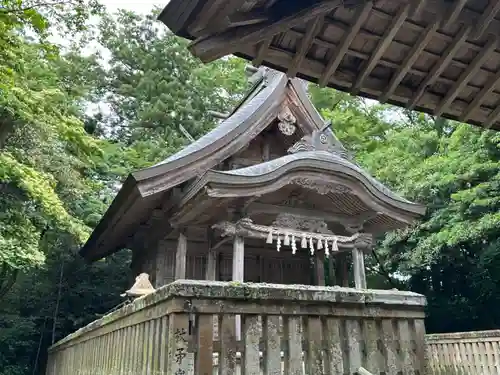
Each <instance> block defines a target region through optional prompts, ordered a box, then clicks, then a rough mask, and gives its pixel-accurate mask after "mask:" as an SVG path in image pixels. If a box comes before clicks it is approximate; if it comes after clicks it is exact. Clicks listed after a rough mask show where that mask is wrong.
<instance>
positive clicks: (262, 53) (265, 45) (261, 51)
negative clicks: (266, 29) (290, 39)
mask: <svg viewBox="0 0 500 375" xmlns="http://www.w3.org/2000/svg"><path fill="white" fill-rule="evenodd" d="M272 41H273V38H272V37H271V38H268V39H266V40H264V41H262V42H261V43H260V45H259V48H258V50H257V55H256V56H255V58H254V59H253V60H252V65H254V66H260V64H262V61H264V58H265V57H266V52H267V50H268V49H269V46H270V45H271V42H272Z"/></svg>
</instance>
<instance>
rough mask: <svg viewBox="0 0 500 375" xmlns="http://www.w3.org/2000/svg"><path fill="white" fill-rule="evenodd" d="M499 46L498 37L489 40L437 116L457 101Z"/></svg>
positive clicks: (457, 82) (447, 96)
mask: <svg viewBox="0 0 500 375" xmlns="http://www.w3.org/2000/svg"><path fill="white" fill-rule="evenodd" d="M497 44H498V43H497V39H496V37H492V38H490V39H489V40H488V43H486V45H485V46H484V48H483V49H482V50H481V52H479V54H478V55H477V56H476V58H475V59H474V60H473V61H472V62H471V63H470V64H469V66H468V68H467V69H466V70H465V71H464V72H463V73H462V74H461V75H460V77H459V78H458V80H457V81H456V82H455V84H454V85H453V86H452V87H451V88H450V90H448V94H447V95H446V96H445V98H444V99H443V100H442V102H441V103H440V104H439V106H438V107H437V108H436V110H435V111H434V115H435V116H440V115H441V114H442V113H443V112H444V111H446V109H447V108H448V106H449V105H450V104H451V103H452V102H453V100H455V98H456V97H457V96H458V95H459V94H460V92H461V91H462V90H463V89H464V87H465V86H467V82H469V81H470V80H471V78H472V77H473V76H474V75H475V74H476V73H477V71H478V70H479V69H480V68H481V65H483V63H484V62H485V61H486V59H487V58H488V57H490V53H491V52H492V51H494V50H495V48H496V47H497Z"/></svg>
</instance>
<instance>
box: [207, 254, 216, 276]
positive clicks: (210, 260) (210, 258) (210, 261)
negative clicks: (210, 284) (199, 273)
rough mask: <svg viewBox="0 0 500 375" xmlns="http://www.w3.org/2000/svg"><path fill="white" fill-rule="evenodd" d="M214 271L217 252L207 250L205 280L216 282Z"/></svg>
mask: <svg viewBox="0 0 500 375" xmlns="http://www.w3.org/2000/svg"><path fill="white" fill-rule="evenodd" d="M216 271H217V251H216V250H212V249H209V250H208V254H207V270H206V273H205V279H206V280H211V281H216V277H215V275H216Z"/></svg>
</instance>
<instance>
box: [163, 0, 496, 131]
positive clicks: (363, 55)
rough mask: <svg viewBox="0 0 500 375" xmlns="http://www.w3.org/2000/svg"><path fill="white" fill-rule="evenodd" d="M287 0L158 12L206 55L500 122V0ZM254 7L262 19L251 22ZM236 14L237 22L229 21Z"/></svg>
mask: <svg viewBox="0 0 500 375" xmlns="http://www.w3.org/2000/svg"><path fill="white" fill-rule="evenodd" d="M286 3H287V2H286V1H275V0H269V1H265V0H263V1H258V2H252V3H248V2H244V1H242V0H223V1H217V2H208V3H207V2H203V1H196V0H191V1H182V0H171V1H170V2H169V3H168V5H167V6H166V7H165V9H164V10H163V12H162V13H161V14H160V16H159V19H160V20H161V21H162V22H164V23H165V24H166V25H167V26H168V27H169V29H170V30H172V31H173V32H174V33H175V34H176V35H179V36H182V37H185V38H188V39H191V40H193V41H194V42H193V43H192V44H191V46H190V47H189V48H190V50H191V51H192V52H193V54H194V55H195V56H197V57H199V58H201V59H202V60H203V61H205V62H208V61H212V60H214V59H216V58H218V57H221V56H223V55H229V54H233V55H236V56H239V57H242V58H244V59H247V60H249V61H257V62H259V63H261V64H262V65H265V66H268V67H270V68H273V69H276V70H279V71H282V72H292V73H293V75H294V76H297V77H300V78H303V79H306V80H309V81H311V82H316V83H320V85H328V86H330V87H333V88H335V89H338V90H341V91H345V92H350V93H352V94H355V95H361V96H363V97H366V98H370V99H375V100H379V101H381V102H387V103H391V104H394V105H397V106H400V107H403V108H410V109H417V110H420V111H422V112H425V113H429V114H431V115H434V116H442V117H445V118H449V119H452V120H456V121H461V122H468V123H470V124H473V125H477V126H481V127H484V128H491V129H495V130H499V129H500V89H499V87H500V63H499V61H500V59H499V54H500V50H499V48H498V44H499V40H500V20H499V19H498V17H497V16H496V15H497V14H498V12H499V11H500V3H499V2H498V1H488V2H487V1H477V0H466V1H448V0H433V1H418V0H389V1H383V2H370V1H366V0H351V1H349V2H347V1H345V0H344V1H331V0H324V1H315V2H310V1H308V2H288V3H289V4H290V5H289V6H288V7H286V6H284V5H286ZM292 3H293V4H295V8H294V6H293V4H292ZM342 4H343V5H344V7H342V6H341V5H342ZM346 4H350V5H357V7H356V8H354V9H353V10H347V7H346ZM255 7H260V8H259V9H256V8H255ZM262 9H265V11H262ZM258 10H260V11H261V12H260V13H259V16H260V21H259V19H258V18H257V19H255V20H254V22H251V20H252V16H253V17H254V18H255V13H256V11H258ZM265 12H268V14H267V15H266V14H265ZM209 14H217V15H218V16H219V17H209V16H208V15H209ZM233 16H236V17H235V18H237V19H238V20H239V22H237V23H234V24H233V25H232V24H231V21H230V20H231V18H232V17H233ZM324 16H325V17H324ZM216 18H217V21H215V19H216ZM246 18H247V19H248V20H249V22H248V24H243V25H242V22H241V20H242V19H246ZM221 19H225V20H229V21H227V22H226V24H224V22H220V20H221ZM318 23H321V24H322V25H323V27H317V28H316V31H314V28H313V27H312V26H311V25H317V24H318ZM221 24H222V25H223V26H221ZM224 25H225V26H224ZM278 36H279V37H278ZM263 41H265V42H266V43H261V42H263ZM306 42H308V45H306ZM262 45H266V46H267V48H265V49H262V48H260V46H262ZM313 45H314V46H315V47H316V48H311V47H312V46H313ZM298 61H299V62H300V64H298V65H297V62H298Z"/></svg>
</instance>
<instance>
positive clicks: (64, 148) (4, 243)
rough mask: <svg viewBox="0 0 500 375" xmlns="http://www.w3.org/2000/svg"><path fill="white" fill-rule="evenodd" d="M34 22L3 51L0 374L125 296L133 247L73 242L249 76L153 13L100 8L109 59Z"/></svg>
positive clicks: (29, 364)
mask: <svg viewBox="0 0 500 375" xmlns="http://www.w3.org/2000/svg"><path fill="white" fill-rule="evenodd" d="M16 4H17V3H16ZM47 19H48V18H47ZM28 21H29V17H28V18H25V19H19V22H18V25H17V26H16V27H18V29H15V27H12V28H11V29H12V30H13V34H12V36H13V38H14V37H15V38H14V39H13V40H15V41H16V44H13V45H12V46H11V47H10V50H9V51H6V50H1V51H0V53H4V54H5V55H6V56H10V57H11V58H10V60H9V59H2V60H1V61H0V72H4V73H5V75H4V76H3V77H8V78H9V79H10V81H5V80H3V81H0V84H4V83H8V85H7V84H6V85H5V86H2V88H1V90H0V92H1V94H2V95H1V96H0V114H1V115H0V119H1V121H3V122H2V129H1V131H0V133H1V134H2V135H3V136H2V137H1V145H0V223H1V225H0V299H1V301H2V303H1V304H0V348H1V350H0V369H1V370H0V374H2V375H7V374H9V375H12V374H16V375H17V374H28V373H30V374H31V373H32V371H33V366H34V364H35V363H37V370H43V367H44V360H45V353H46V350H47V347H48V346H49V345H50V343H51V342H52V338H53V337H54V338H55V339H60V338H61V337H63V336H65V335H67V334H69V333H70V332H72V331H74V330H75V329H77V328H79V327H81V326H82V325H83V324H86V323H88V322H90V321H92V320H94V319H96V318H98V317H99V316H100V315H99V314H103V313H105V312H107V311H109V309H111V308H112V307H113V306H116V305H117V304H118V303H119V302H120V301H121V298H120V297H119V294H120V293H122V292H123V290H124V289H125V288H126V287H128V286H130V281H131V280H130V279H129V272H128V264H129V259H128V256H129V255H128V253H127V252H124V253H121V254H118V255H117V256H116V257H110V258H109V259H106V260H105V261H102V262H97V263H95V264H93V265H92V266H89V265H86V264H84V262H83V260H82V259H81V258H80V257H79V256H78V255H77V253H76V252H77V250H78V249H79V247H80V246H81V244H82V243H83V241H85V240H86V238H87V236H88V234H89V233H90V230H91V228H93V227H95V225H96V224H97V222H98V221H99V220H100V218H101V216H102V214H103V212H104V210H105V208H106V206H107V205H108V204H109V203H110V201H111V199H112V198H113V196H114V193H115V192H116V188H117V186H119V184H120V182H121V181H122V180H123V178H124V177H125V176H126V175H127V174H128V173H129V172H131V171H132V170H135V169H138V168H143V167H146V166H150V165H151V164H152V163H154V162H157V161H159V160H161V159H162V158H164V157H166V156H168V155H169V154H170V153H172V152H173V151H175V150H177V149H178V148H179V147H182V146H183V145H185V144H186V143H188V142H189V140H188V139H186V137H185V136H184V135H183V134H182V132H181V130H180V126H181V125H182V126H183V127H184V128H185V129H186V130H187V131H188V132H189V133H190V134H191V135H192V136H194V137H199V136H201V135H202V134H204V133H205V132H206V131H207V130H208V129H210V128H211V127H212V126H214V124H215V121H214V119H212V118H211V117H210V116H209V115H208V111H209V110H218V111H222V110H225V109H228V108H230V107H231V106H232V105H233V103H234V102H235V101H236V100H238V98H239V97H241V95H242V93H243V91H244V89H245V86H246V79H245V78H244V73H243V65H244V63H243V62H242V61H240V60H235V59H233V60H229V61H227V62H219V63H216V64H212V65H202V64H201V62H199V61H197V60H195V59H193V58H192V57H191V56H190V54H189V52H188V51H187V50H186V48H185V47H186V43H185V42H183V41H181V40H179V39H178V38H176V37H174V36H172V35H171V34H162V33H157V31H159V30H158V27H157V26H155V23H154V21H153V17H152V16H150V17H147V18H142V17H139V16H136V15H134V14H131V13H127V12H121V13H120V14H119V15H118V18H116V19H115V18H113V17H111V16H105V17H103V21H102V24H101V26H100V37H101V40H100V42H101V43H102V44H101V47H102V48H104V49H105V52H104V55H105V56H108V55H109V59H108V60H106V59H105V60H102V59H100V56H99V55H97V54H96V55H95V56H86V57H85V56H84V55H83V54H82V53H81V49H80V45H79V43H78V40H76V39H75V43H74V44H72V45H71V46H70V48H69V50H68V51H67V52H66V53H65V54H64V55H60V54H59V53H58V51H57V49H56V48H54V46H52V45H50V44H49V43H48V42H47V41H46V40H42V38H38V37H37V38H27V37H23V36H22V33H17V32H18V31H19V30H21V29H19V27H26V25H25V24H23V22H28ZM121 22H125V23H126V24H128V25H129V26H131V27H130V28H128V27H125V26H123V25H122V24H120V23H121ZM23 30H24V29H23ZM16 33H17V34H16ZM115 33H116V34H115ZM92 35H93V34H92V33H88V34H84V35H83V38H84V39H86V40H92V37H93V36H92ZM44 36H45V35H44ZM138 38H140V39H138ZM94 42H99V41H97V40H95V39H94ZM149 53H151V54H152V55H151V56H150V57H148V58H146V59H145V58H144V57H147V56H148V54H149ZM160 57H161V59H160ZM96 107H101V108H104V110H103V111H102V112H100V111H98V112H97V113H96V112H95V111H94V112H92V111H91V110H92V109H94V108H96ZM4 125H6V127H4ZM4 130H5V132H3V131H4ZM61 271H62V277H61ZM59 294H60V296H59V297H58V295H59ZM58 301H59V302H58ZM56 311H58V313H57V314H56V316H55V312H56ZM38 349H40V350H38Z"/></svg>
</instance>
